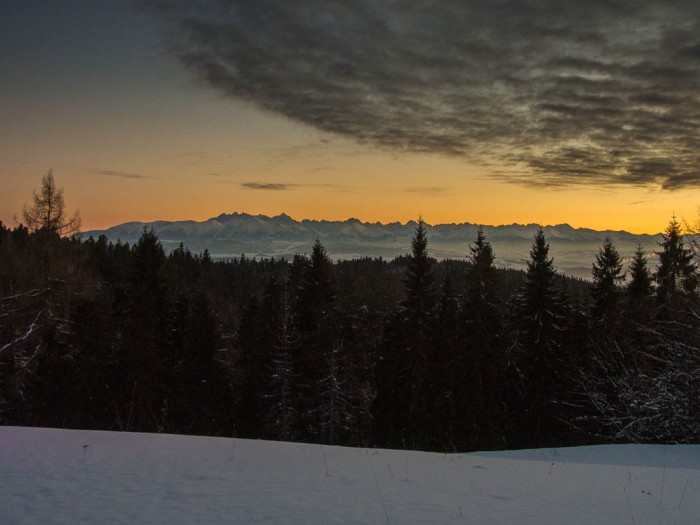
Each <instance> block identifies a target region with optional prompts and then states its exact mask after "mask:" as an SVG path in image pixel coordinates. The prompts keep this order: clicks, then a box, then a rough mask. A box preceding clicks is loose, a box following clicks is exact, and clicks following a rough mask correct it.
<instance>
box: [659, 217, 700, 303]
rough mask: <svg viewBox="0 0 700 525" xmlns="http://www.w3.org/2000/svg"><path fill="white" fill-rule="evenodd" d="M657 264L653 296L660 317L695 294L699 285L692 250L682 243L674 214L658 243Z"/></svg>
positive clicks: (681, 236) (681, 235)
mask: <svg viewBox="0 0 700 525" xmlns="http://www.w3.org/2000/svg"><path fill="white" fill-rule="evenodd" d="M660 246H661V251H659V252H657V255H658V256H659V267H658V269H657V272H656V282H657V288H656V296H657V298H658V300H659V303H660V306H661V310H662V311H661V315H662V316H668V315H670V316H673V315H674V311H678V310H680V309H682V307H683V304H684V303H685V302H687V301H688V300H690V299H692V298H694V297H695V290H696V288H697V285H698V277H697V267H696V265H695V264H694V263H693V252H692V250H690V249H689V248H686V247H685V245H684V242H683V234H682V231H681V225H680V224H679V223H678V221H676V218H675V217H673V218H672V219H671V221H670V222H669V225H668V227H667V228H666V231H665V232H664V235H663V240H662V242H661V243H660Z"/></svg>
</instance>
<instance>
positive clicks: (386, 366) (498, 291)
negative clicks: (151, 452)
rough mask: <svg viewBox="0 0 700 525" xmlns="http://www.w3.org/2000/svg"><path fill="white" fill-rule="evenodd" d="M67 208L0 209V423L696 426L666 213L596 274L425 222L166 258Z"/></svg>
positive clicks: (461, 436)
mask: <svg viewBox="0 0 700 525" xmlns="http://www.w3.org/2000/svg"><path fill="white" fill-rule="evenodd" d="M44 189H45V188H44ZM59 196H60V195H59ZM36 198H37V195H35V208H36V206H37V202H36ZM30 211H31V209H30ZM61 211H62V210H61ZM49 215H50V214H49ZM45 217H48V215H47V216H45ZM76 220H77V217H73V218H70V219H68V220H66V221H63V222H62V221H58V222H56V223H52V222H51V221H48V220H44V219H42V217H41V216H34V217H33V218H32V216H31V215H27V214H26V213H25V221H26V222H27V223H28V224H27V225H26V226H25V225H22V224H17V225H16V226H14V227H11V228H10V227H7V226H5V225H3V224H2V223H0V424H2V425H23V426H42V427H61V428H81V429H101V430H121V431H134V432H167V433H180V434H199V435H212V436H235V437H242V438H254V439H273V440H285V441H303V442H314V443H325V444H340V445H350V446H365V447H369V446H371V447H387V448H405V449H418V450H433V451H470V450H487V449H514V448H531V447H556V446H565V445H580V444H593V443H632V442H634V443H698V442H700V440H699V438H700V410H699V407H698V403H699V402H700V396H699V395H698V391H699V390H700V353H699V352H700V337H699V334H700V315H698V313H699V312H700V310H698V295H697V285H698V269H697V266H696V263H695V260H696V259H695V252H694V249H693V248H694V244H693V242H692V240H693V239H692V237H690V236H688V235H684V229H683V227H682V226H681V225H680V223H679V222H678V221H677V220H676V219H675V218H673V219H672V220H671V221H670V222H669V224H668V226H667V228H666V230H665V232H664V235H663V241H662V242H661V243H660V245H659V246H656V247H652V249H655V250H654V251H655V252H656V253H657V254H658V265H657V267H656V268H651V267H650V266H649V263H648V261H647V255H646V254H647V253H648V252H645V250H644V247H641V246H640V247H639V248H638V250H637V252H636V253H635V255H634V258H633V259H632V260H631V261H629V263H627V264H624V262H623V260H622V258H621V257H620V255H619V254H618V252H617V250H616V248H615V246H614V244H613V243H612V242H611V241H610V240H609V239H605V240H604V241H603V243H602V245H601V247H600V249H599V251H598V253H597V254H592V260H593V262H592V267H591V280H590V281H583V280H577V279H572V278H568V277H565V276H562V275H559V274H558V273H557V272H556V269H555V262H554V261H553V260H552V258H551V257H550V256H549V245H548V244H547V241H546V239H545V236H544V233H543V232H542V231H541V230H540V231H539V232H538V233H537V235H535V237H534V238H533V243H532V249H531V251H530V254H529V256H530V258H529V262H528V266H527V271H525V272H522V271H514V270H504V269H499V268H496V267H495V266H494V253H493V250H492V248H491V245H490V244H489V242H488V239H486V238H485V236H484V234H483V232H482V231H481V230H480V231H479V233H478V235H477V238H476V239H474V242H473V244H470V245H467V246H465V247H464V250H465V257H464V259H463V260H442V261H437V260H435V259H433V258H431V257H430V250H429V239H428V237H427V233H426V228H425V224H424V223H423V221H422V220H420V221H419V222H418V226H417V228H416V230H415V235H414V238H413V241H412V243H411V245H410V246H407V255H405V256H403V257H398V258H396V259H394V260H391V261H387V260H383V259H381V258H364V259H357V260H340V261H332V260H331V259H330V258H329V257H328V255H327V254H326V252H325V249H324V246H323V243H322V242H321V240H319V239H316V241H315V243H313V244H311V243H310V255H308V256H307V255H297V256H295V257H294V258H293V260H291V261H287V260H275V259H263V260H256V259H251V258H247V257H246V256H245V255H241V256H240V257H237V258H234V259H227V260H214V259H212V257H211V256H210V255H209V253H208V252H206V251H205V252H203V253H201V254H193V253H191V252H190V251H189V250H188V249H187V248H186V247H185V246H182V245H180V247H179V248H178V249H176V250H174V251H172V252H171V253H169V254H166V253H165V251H164V250H163V247H162V246H161V243H160V242H159V240H158V238H157V236H156V235H155V233H154V232H153V231H152V230H149V229H147V228H146V229H144V231H143V233H142V236H141V238H140V239H139V240H138V242H136V243H134V244H133V245H129V244H123V243H120V242H117V243H112V242H108V240H107V239H106V238H105V237H100V238H98V239H94V238H89V239H81V238H80V236H79V235H75V231H76V230H77V227H78V226H79V223H78V222H76ZM64 226H67V227H68V228H67V230H68V231H66V230H64V229H62V228H63V227H64ZM646 248H647V249H649V247H646Z"/></svg>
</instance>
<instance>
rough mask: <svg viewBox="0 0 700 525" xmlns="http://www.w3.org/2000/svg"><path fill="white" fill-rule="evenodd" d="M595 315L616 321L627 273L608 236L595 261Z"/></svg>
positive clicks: (592, 291)
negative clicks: (622, 284) (625, 273)
mask: <svg viewBox="0 0 700 525" xmlns="http://www.w3.org/2000/svg"><path fill="white" fill-rule="evenodd" d="M592 273H593V286H592V287H591V295H592V297H593V308H592V313H593V317H594V318H595V319H597V320H603V319H605V320H606V321H608V322H614V320H615V319H616V317H617V314H618V308H619V295H620V283H621V282H622V281H623V280H624V278H625V275H624V273H623V272H622V259H621V257H620V254H619V253H618V252H617V249H616V248H615V245H614V244H613V242H612V240H611V239H610V237H606V238H605V241H603V246H602V247H601V248H600V250H599V251H598V254H597V255H596V258H595V262H594V263H593V271H592Z"/></svg>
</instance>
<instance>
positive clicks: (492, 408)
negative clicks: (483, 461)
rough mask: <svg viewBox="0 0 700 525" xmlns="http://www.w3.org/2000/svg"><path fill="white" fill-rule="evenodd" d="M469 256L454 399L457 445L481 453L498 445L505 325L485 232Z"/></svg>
mask: <svg viewBox="0 0 700 525" xmlns="http://www.w3.org/2000/svg"><path fill="white" fill-rule="evenodd" d="M469 251H470V256H469V262H470V266H469V269H468V270H467V275H466V289H465V292H464V302H463V314H462V315H463V319H464V321H463V325H462V326H463V337H462V344H463V349H462V352H460V354H459V355H458V363H457V364H456V365H457V368H458V370H460V371H461V377H462V381H461V384H460V387H461V388H459V390H458V392H457V394H456V395H457V400H458V401H457V404H458V411H459V412H460V413H461V414H462V417H461V419H460V421H459V428H458V443H459V445H460V448H462V449H464V448H469V449H474V448H480V449H484V448H493V447H494V446H496V442H497V440H498V439H499V434H500V432H499V431H498V430H496V426H497V424H498V423H497V422H498V420H499V417H498V416H499V412H500V407H501V406H502V403H501V395H500V391H499V387H498V385H499V376H500V368H501V362H500V361H501V333H502V329H503V323H502V319H501V313H500V309H499V306H498V304H499V299H498V284H499V283H498V274H497V271H496V268H495V266H494V259H495V258H494V254H493V249H492V248H491V244H490V243H489V242H488V241H487V240H486V237H485V235H484V231H483V228H481V227H480V228H479V229H478V230H477V238H476V242H475V243H474V245H473V246H470V247H469Z"/></svg>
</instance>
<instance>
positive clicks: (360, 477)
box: [0, 427, 700, 525]
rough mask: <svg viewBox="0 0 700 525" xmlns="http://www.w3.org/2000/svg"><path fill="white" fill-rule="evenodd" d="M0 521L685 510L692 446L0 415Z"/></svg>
mask: <svg viewBox="0 0 700 525" xmlns="http://www.w3.org/2000/svg"><path fill="white" fill-rule="evenodd" d="M86 445H87V446H86ZM0 523H2V524H8V525H14V524H24V523H26V524H30V523H31V524H35V523H56V524H63V523H66V524H68V523H70V524H73V523H163V524H165V523H168V524H185V523H187V524H191V523H198V524H199V523H203V524H206V523H245V524H253V523H255V524H273V523H274V524H277V523H279V524H310V523H319V524H349V523H352V524H355V523H357V524H387V523H388V524H390V525H395V524H438V523H474V524H477V523H478V524H488V523H493V524H497V523H498V524H500V523H502V524H510V523H521V524H528V523H531V524H548V523H550V524H560V523H568V524H584V523H585V524H588V523H595V524H607V523H609V524H624V523H629V524H633V525H642V524H659V523H669V524H693V523H695V524H697V523H700V447H698V446H680V445H678V446H662V445H655V446H652V445H616V446H611V445H606V446H595V447H578V448H563V449H541V450H526V451H506V452H488V453H469V454H436V453H426V452H405V451H399V450H381V449H369V450H367V449H353V448H346V447H331V446H320V445H312V444H299V443H282V442H270V441H251V440H242V439H224V438H206V437H195V436H176V435H165V434H136V433H117V432H97V431H81V430H59V429H37V428H18V427H0Z"/></svg>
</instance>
